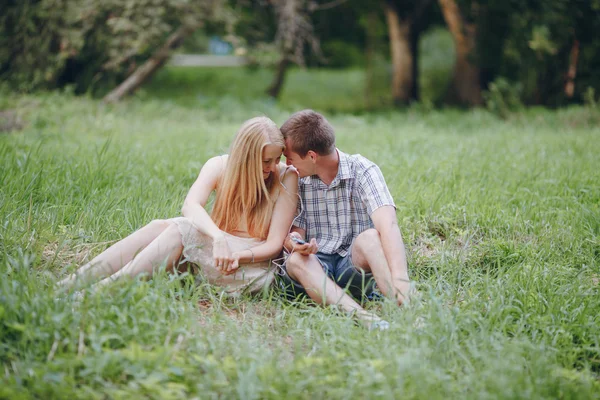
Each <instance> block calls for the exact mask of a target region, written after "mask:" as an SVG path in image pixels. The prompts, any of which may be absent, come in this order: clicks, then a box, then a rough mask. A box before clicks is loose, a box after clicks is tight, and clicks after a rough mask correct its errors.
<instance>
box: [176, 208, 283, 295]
mask: <svg viewBox="0 0 600 400" xmlns="http://www.w3.org/2000/svg"><path fill="white" fill-rule="evenodd" d="M170 221H172V222H174V223H175V224H176V225H177V227H178V228H179V233H181V242H182V244H183V256H184V260H183V262H189V263H191V264H192V266H193V267H194V272H195V273H197V275H198V278H197V279H198V280H199V281H201V282H208V283H210V284H211V285H216V286H220V287H222V288H224V289H225V292H226V293H228V294H229V295H231V296H239V295H240V294H242V293H243V292H248V293H256V292H260V291H261V290H262V289H263V288H265V287H267V286H269V285H270V284H271V283H272V282H273V279H274V277H275V274H274V268H273V267H272V266H271V261H270V260H269V261H260V262H255V263H250V264H243V265H240V267H239V268H238V270H237V271H236V273H235V274H231V275H223V274H221V272H220V271H219V270H218V269H217V268H216V266H215V260H214V259H213V253H212V251H213V246H212V239H211V238H210V237H208V236H206V235H204V234H202V233H200V232H199V231H198V229H196V228H195V227H194V225H192V221H191V220H190V219H188V218H185V217H178V218H173V219H171V220H170ZM225 239H226V240H227V244H228V245H229V249H231V252H236V251H242V250H247V249H249V248H252V247H254V246H258V245H259V244H262V243H264V242H265V241H264V240H258V239H255V238H245V237H239V236H234V235H231V234H229V233H225Z"/></svg>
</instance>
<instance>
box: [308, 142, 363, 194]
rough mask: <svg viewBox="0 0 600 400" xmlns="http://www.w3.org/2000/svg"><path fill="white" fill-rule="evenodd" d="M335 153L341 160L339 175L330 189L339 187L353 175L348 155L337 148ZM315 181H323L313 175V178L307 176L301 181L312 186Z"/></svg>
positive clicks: (332, 182)
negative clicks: (340, 183) (341, 182)
mask: <svg viewBox="0 0 600 400" xmlns="http://www.w3.org/2000/svg"><path fill="white" fill-rule="evenodd" d="M335 151H337V153H338V159H339V164H338V172H337V175H336V176H335V178H333V181H331V184H330V185H329V187H334V186H337V185H338V184H339V182H340V181H341V180H345V179H350V178H352V173H351V172H350V160H349V157H348V154H346V153H344V152H343V151H341V150H340V149H338V148H336V149H335ZM313 179H315V180H316V181H321V179H319V177H318V176H317V175H311V176H305V177H304V178H302V179H301V180H300V182H302V183H303V184H304V185H311V184H312V181H313Z"/></svg>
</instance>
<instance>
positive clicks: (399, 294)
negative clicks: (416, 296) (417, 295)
mask: <svg viewBox="0 0 600 400" xmlns="http://www.w3.org/2000/svg"><path fill="white" fill-rule="evenodd" d="M394 286H395V289H396V300H397V301H398V305H399V306H401V305H403V304H408V303H409V302H410V296H412V295H413V291H414V290H413V287H412V285H411V283H410V281H409V280H401V281H398V282H396V284H395V285H394Z"/></svg>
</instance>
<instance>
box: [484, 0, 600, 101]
mask: <svg viewBox="0 0 600 400" xmlns="http://www.w3.org/2000/svg"><path fill="white" fill-rule="evenodd" d="M478 26H479V28H480V38H479V49H478V52H479V61H478V62H479V63H480V65H481V66H482V69H483V72H484V80H485V81H486V82H492V81H494V80H495V79H496V78H497V77H504V78H506V79H508V80H509V81H511V82H518V83H521V85H522V100H523V101H524V102H525V103H526V104H545V105H552V106H558V105H563V104H566V103H567V102H569V101H582V100H583V94H584V93H585V90H586V89H587V88H588V87H594V88H598V87H600V79H599V78H598V74H597V73H596V70H597V65H598V62H599V61H600V58H599V57H600V56H599V54H600V51H599V50H600V41H598V40H597V35H596V34H595V33H596V32H597V31H598V29H600V10H599V9H598V8H597V6H596V3H595V2H586V1H578V2H571V1H567V0H552V1H542V0H539V1H532V2H500V1H499V2H491V3H489V4H487V5H486V6H485V7H484V8H483V9H482V12H481V13H480V20H479V23H478ZM576 41H577V42H578V43H579V48H580V54H579V57H578V62H577V77H576V80H575V82H576V85H575V96H574V98H573V99H568V98H567V97H566V95H565V94H564V86H565V77H566V75H567V71H568V69H569V63H570V57H571V50H572V48H573V46H574V45H575V42H576Z"/></svg>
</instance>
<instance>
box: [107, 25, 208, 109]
mask: <svg viewBox="0 0 600 400" xmlns="http://www.w3.org/2000/svg"><path fill="white" fill-rule="evenodd" d="M196 28H197V27H196V26H192V25H184V26H182V27H181V28H179V29H178V30H177V31H175V32H174V33H173V34H172V35H171V36H169V38H168V39H167V41H166V42H165V44H164V45H163V46H162V47H161V48H160V49H158V50H157V51H156V52H155V53H154V54H153V55H152V57H150V59H149V60H148V61H146V62H145V63H144V64H142V65H141V66H140V67H139V68H137V69H136V70H135V71H134V72H133V73H132V74H131V75H129V77H128V78H127V79H125V81H123V82H122V83H121V84H120V85H119V86H117V87H116V88H115V89H113V90H112V91H111V92H110V93H108V94H107V95H106V96H104V102H106V103H116V102H118V101H119V100H121V99H122V98H123V97H124V96H127V95H128V94H131V93H133V92H134V91H135V90H136V89H137V88H139V87H140V86H141V85H142V84H143V83H144V82H146V81H147V80H148V79H149V78H150V77H151V76H152V75H154V73H155V72H156V71H157V70H158V69H159V68H160V67H162V66H163V65H164V64H165V62H166V61H167V60H168V59H169V57H170V56H171V50H173V49H176V48H177V47H179V46H180V45H181V43H182V42H183V40H184V39H185V38H186V37H188V36H189V35H191V34H192V33H193V32H194V31H195V30H196Z"/></svg>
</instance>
